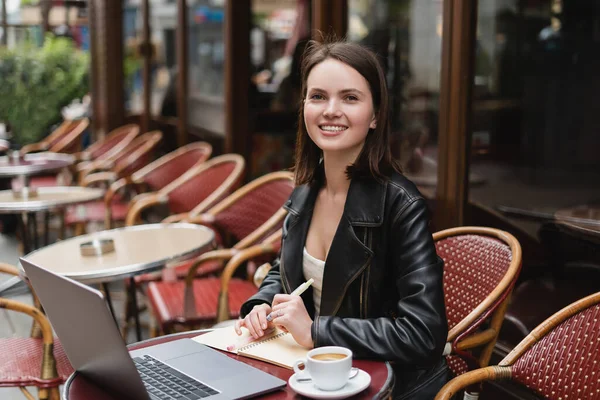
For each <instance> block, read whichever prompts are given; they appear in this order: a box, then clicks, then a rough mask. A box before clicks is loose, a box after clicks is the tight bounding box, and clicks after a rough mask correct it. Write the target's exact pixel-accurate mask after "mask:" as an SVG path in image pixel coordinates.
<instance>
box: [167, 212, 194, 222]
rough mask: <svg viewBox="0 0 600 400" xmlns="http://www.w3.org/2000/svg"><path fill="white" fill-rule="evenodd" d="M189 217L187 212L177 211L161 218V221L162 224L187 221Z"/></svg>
mask: <svg viewBox="0 0 600 400" xmlns="http://www.w3.org/2000/svg"><path fill="white" fill-rule="evenodd" d="M188 217H189V213H179V214H173V215H169V216H168V217H167V218H165V219H163V220H162V221H161V222H162V223H163V224H171V223H173V222H189V221H188V220H187V219H188Z"/></svg>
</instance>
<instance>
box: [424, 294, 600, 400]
mask: <svg viewBox="0 0 600 400" xmlns="http://www.w3.org/2000/svg"><path fill="white" fill-rule="evenodd" d="M599 365H600V293H595V294H592V295H590V296H587V297H584V298H583V299H580V300H578V301H576V302H575V303H572V304H570V305H568V306H567V307H565V308H563V309H562V310H560V311H558V312H557V313H555V314H554V315H552V316H551V317H550V318H548V319H547V320H545V321H544V322H542V323H541V324H540V325H538V326H537V327H536V328H535V329H534V330H533V331H531V332H530V333H529V335H527V337H525V339H523V340H522V341H521V343H519V344H518V345H517V346H516V347H515V348H514V349H513V350H512V351H511V352H510V353H509V354H508V355H507V356H506V357H505V358H504V359H503V360H502V361H500V363H499V364H498V365H497V366H491V367H486V368H481V369H477V370H474V371H470V372H468V373H466V374H464V375H461V376H459V377H456V378H454V379H453V380H451V381H450V382H448V383H447V384H446V385H445V386H444V387H443V388H442V390H441V391H440V392H439V393H438V395H437V396H436V400H446V399H450V398H451V397H452V396H453V395H454V394H455V393H457V392H458V391H460V390H462V389H463V388H465V387H467V386H472V385H474V384H480V383H481V382H483V381H490V380H507V379H510V380H512V381H515V382H517V383H519V384H520V385H523V386H525V387H527V388H529V389H530V390H531V391H533V392H534V393H536V394H537V395H540V396H542V397H543V398H546V399H550V400H559V399H590V400H591V399H599V398H600V379H599V377H598V375H599V374H600V372H599V368H598V366H599Z"/></svg>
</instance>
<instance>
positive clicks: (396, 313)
mask: <svg viewBox="0 0 600 400" xmlns="http://www.w3.org/2000/svg"><path fill="white" fill-rule="evenodd" d="M302 96H303V103H302V105H301V107H300V115H299V124H298V126H299V129H298V135H297V148H296V167H295V176H296V183H297V188H296V189H295V190H294V192H293V193H292V195H291V196H290V199H289V200H288V201H287V203H286V205H285V207H286V209H287V210H288V212H289V214H288V217H287V218H286V221H285V223H284V235H283V241H282V248H281V254H280V258H279V259H278V260H277V262H275V263H274V265H273V268H272V269H271V270H270V271H269V273H268V275H267V276H266V278H265V279H264V281H263V283H262V285H261V287H260V289H259V291H258V293H257V294H256V295H255V296H253V297H251V298H250V299H249V300H248V301H247V302H246V303H244V305H243V306H242V316H243V319H241V320H238V321H237V323H236V326H235V329H236V331H237V332H238V334H241V330H240V328H241V327H242V326H243V327H246V328H247V329H248V330H249V331H250V333H251V334H252V335H253V336H254V337H255V338H258V337H260V336H262V335H263V334H264V331H265V329H267V328H269V327H272V326H275V325H276V326H280V327H282V328H284V329H286V330H287V331H289V332H290V333H291V334H292V335H293V337H294V339H295V340H296V341H297V342H298V343H299V344H301V345H302V346H305V347H307V348H313V347H320V346H328V345H336V346H344V347H347V348H350V349H351V350H352V351H353V353H354V356H355V357H356V358H370V359H378V360H385V361H390V362H392V363H393V365H394V371H395V377H396V384H395V397H396V398H400V399H432V398H433V397H434V396H435V394H436V393H437V391H438V389H439V388H441V387H442V386H443V384H444V383H445V382H446V381H447V380H448V378H449V376H448V369H447V366H446V364H445V361H444V358H443V357H442V351H443V348H444V344H445V342H446V336H447V333H448V332H447V330H448V327H447V321H446V316H445V315H446V314H445V309H444V298H443V291H442V272H443V271H442V269H443V262H442V260H441V259H440V258H439V257H438V256H437V254H436V252H435V246H434V244H433V240H432V237H431V233H430V232H429V230H428V223H429V220H428V211H427V206H426V203H425V200H424V199H423V198H422V197H421V195H420V193H419V192H418V190H417V189H416V187H415V186H414V185H413V184H412V183H411V182H410V181H408V180H407V179H406V178H405V177H404V176H403V175H402V174H401V173H400V170H399V167H398V166H397V164H396V163H395V162H394V161H393V159H392V156H391V152H390V148H389V146H388V139H389V127H388V119H389V116H388V94H387V87H386V82H385V75H384V72H383V70H382V69H381V66H380V65H379V63H378V61H377V58H376V56H375V55H374V54H373V53H372V52H371V51H369V50H367V49H365V48H363V47H361V46H360V45H357V44H352V43H340V42H338V43H329V44H318V43H314V42H313V43H311V45H310V46H309V47H308V48H307V52H306V54H305V56H304V61H303V64H302ZM309 278H313V279H314V280H315V282H314V284H313V286H312V287H311V288H310V289H309V290H307V291H306V292H304V294H303V295H301V296H291V295H289V293H291V292H292V291H293V290H294V288H296V287H297V286H299V285H300V284H301V283H302V282H304V281H306V280H308V279H309ZM269 313H273V314H272V316H273V317H274V318H273V320H272V322H268V321H267V319H266V317H267V315H268V314H269Z"/></svg>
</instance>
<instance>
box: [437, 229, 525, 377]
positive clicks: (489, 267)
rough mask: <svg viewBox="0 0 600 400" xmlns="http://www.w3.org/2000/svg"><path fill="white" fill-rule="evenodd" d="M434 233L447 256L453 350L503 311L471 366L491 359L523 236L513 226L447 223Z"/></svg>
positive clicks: (446, 292)
mask: <svg viewBox="0 0 600 400" xmlns="http://www.w3.org/2000/svg"><path fill="white" fill-rule="evenodd" d="M433 238H434V241H435V246H436V251H437V253H438V255H439V256H440V257H441V258H442V259H443V260H444V300H445V303H446V316H447V319H448V328H449V332H448V343H450V344H452V353H457V347H458V344H459V342H460V341H461V340H463V339H464V338H465V337H466V336H469V335H471V334H474V333H475V331H476V330H477V328H478V327H479V326H480V325H481V324H482V323H483V322H484V321H486V320H487V319H488V317H493V316H492V314H493V313H494V312H498V313H499V314H501V315H496V318H495V324H497V326H494V327H492V328H493V329H494V331H495V332H491V333H492V336H493V337H487V338H486V339H485V340H481V341H480V343H479V345H484V344H487V345H486V348H485V349H484V350H483V351H482V354H481V355H480V358H479V360H478V361H477V363H474V362H473V361H474V360H473V359H470V362H471V364H475V365H471V368H476V367H479V366H482V365H487V363H488V362H489V357H490V356H491V351H492V349H493V346H494V344H495V342H496V338H497V334H498V331H499V330H500V324H501V322H502V318H503V315H504V312H505V311H506V308H505V306H503V307H500V305H501V304H502V303H503V302H505V301H506V300H507V298H508V296H509V295H510V292H511V291H512V288H513V286H514V283H515V281H516V279H517V276H518V273H519V270H520V266H521V247H520V245H519V242H518V241H517V240H516V239H515V238H514V237H513V236H512V235H510V234H509V233H507V232H504V231H500V230H498V229H493V228H484V227H460V228H452V229H447V230H444V231H441V232H437V233H435V234H434V235H433ZM494 333H495V334H494ZM447 353H448V352H447ZM461 355H462V356H467V354H466V353H461ZM448 361H449V364H450V367H451V368H452V369H453V371H454V372H455V373H457V374H458V373H462V372H465V370H466V368H465V367H466V366H465V365H464V364H463V365H462V366H459V365H458V363H456V362H454V361H456V360H454V359H451V358H450V359H449V360H448ZM477 364H479V365H477Z"/></svg>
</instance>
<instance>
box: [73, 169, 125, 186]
mask: <svg viewBox="0 0 600 400" xmlns="http://www.w3.org/2000/svg"><path fill="white" fill-rule="evenodd" d="M116 179H117V174H115V173H114V172H110V171H105V172H95V173H93V174H89V175H86V176H85V177H84V178H83V179H82V180H81V182H80V183H79V185H80V186H83V187H87V186H93V185H96V184H97V183H101V182H106V183H107V184H108V185H111V184H112V183H113V182H115V180H116Z"/></svg>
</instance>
